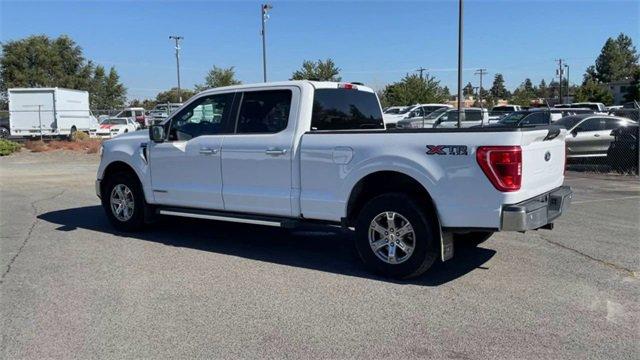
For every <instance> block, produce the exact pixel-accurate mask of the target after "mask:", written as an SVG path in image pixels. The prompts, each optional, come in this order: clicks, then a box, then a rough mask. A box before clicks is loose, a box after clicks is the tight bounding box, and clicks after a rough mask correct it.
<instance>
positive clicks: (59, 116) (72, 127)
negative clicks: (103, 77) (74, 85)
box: [8, 87, 97, 138]
mask: <svg viewBox="0 0 640 360" xmlns="http://www.w3.org/2000/svg"><path fill="white" fill-rule="evenodd" d="M8 93H9V130H10V132H11V135H12V136H25V137H35V136H40V135H42V136H65V137H69V138H73V137H74V136H75V133H76V132H77V131H84V132H86V133H89V129H90V128H92V127H95V126H96V123H97V120H96V119H95V117H93V115H91V111H90V110H89V93H88V92H87V91H83V90H72V89H63V88H57V87H56V88H13V89H9V91H8Z"/></svg>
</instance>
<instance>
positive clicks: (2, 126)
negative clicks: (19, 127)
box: [0, 114, 9, 139]
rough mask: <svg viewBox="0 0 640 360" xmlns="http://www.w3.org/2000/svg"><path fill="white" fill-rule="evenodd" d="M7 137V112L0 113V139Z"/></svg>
mask: <svg viewBox="0 0 640 360" xmlns="http://www.w3.org/2000/svg"><path fill="white" fill-rule="evenodd" d="M8 137H9V114H7V115H4V114H3V115H0V139H6V138H8Z"/></svg>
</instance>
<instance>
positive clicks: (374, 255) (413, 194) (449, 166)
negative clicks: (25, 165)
mask: <svg viewBox="0 0 640 360" xmlns="http://www.w3.org/2000/svg"><path fill="white" fill-rule="evenodd" d="M234 99H236V100H235V101H237V102H236V104H235V105H234ZM238 99H239V100H238ZM202 108H205V109H206V108H209V109H211V111H198V109H202ZM206 114H220V116H215V117H214V116H211V117H208V116H207V115H206ZM564 137H565V132H563V131H558V129H557V128H531V129H517V130H511V129H499V130H496V129H495V128H486V129H485V128H478V129H464V130H462V131H452V130H451V129H416V130H390V131H386V129H385V124H384V121H383V116H382V111H381V107H380V104H379V103H378V99H377V97H376V95H375V93H374V91H373V90H372V89H370V88H368V87H365V86H361V85H356V84H350V83H333V82H311V81H286V82H279V83H261V84H253V85H238V86H230V87H224V88H219V89H211V90H207V91H204V92H202V93H200V94H198V95H196V96H194V97H192V98H191V99H190V100H189V101H188V102H187V103H186V104H185V105H184V106H183V107H182V108H181V109H180V110H178V111H177V112H175V113H174V114H173V115H171V116H170V118H169V119H167V120H165V121H164V122H162V123H161V124H157V125H153V126H151V128H150V129H149V132H148V133H146V132H136V133H130V134H124V135H121V136H119V137H117V138H115V139H112V140H108V141H105V142H104V143H103V145H102V146H103V148H102V151H101V153H102V157H101V160H100V165H99V168H98V173H97V181H96V193H97V195H98V196H99V197H100V198H101V199H102V204H103V207H104V210H105V213H106V216H107V217H108V219H109V221H110V222H111V224H113V226H114V227H115V228H117V229H119V230H123V231H133V230H137V229H140V228H141V227H143V225H144V224H145V221H150V220H152V219H153V217H154V216H155V215H156V214H159V215H170V216H182V217H192V218H199V219H212V220H218V221H233V222H239V223H245V224H246V223H249V224H256V225H263V226H276V227H295V226H298V225H301V224H304V223H314V224H325V225H333V226H343V227H344V228H345V229H350V228H354V229H355V244H356V248H357V250H358V253H359V255H360V257H361V259H362V260H363V261H364V263H365V265H366V266H367V267H369V268H370V269H372V270H374V271H376V272H380V273H382V274H384V275H386V276H391V277H399V278H407V277H414V276H418V275H420V274H421V273H423V272H424V271H426V270H427V269H429V268H430V267H431V265H432V264H433V263H434V262H435V261H436V260H437V259H440V260H442V261H445V260H447V259H450V258H451V257H452V256H453V250H454V248H453V239H454V237H457V236H460V235H463V236H465V237H466V238H467V239H471V240H470V241H472V242H474V243H477V242H480V241H483V240H485V239H487V238H488V237H489V236H490V235H491V233H493V232H496V231H525V230H533V229H540V228H547V229H550V228H551V227H552V226H551V225H550V224H552V223H553V221H554V220H555V219H556V218H557V217H558V216H560V215H561V214H562V213H563V212H564V211H565V210H566V209H567V206H568V205H569V203H570V201H571V197H572V192H571V189H570V188H569V187H566V186H563V182H564V174H563V172H564V153H565V142H564ZM223 184H224V186H223ZM214 226H215V225H214Z"/></svg>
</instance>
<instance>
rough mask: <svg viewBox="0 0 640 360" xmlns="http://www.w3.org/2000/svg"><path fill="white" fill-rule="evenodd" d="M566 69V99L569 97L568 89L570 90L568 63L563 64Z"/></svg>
mask: <svg viewBox="0 0 640 360" xmlns="http://www.w3.org/2000/svg"><path fill="white" fill-rule="evenodd" d="M564 67H565V69H567V99H568V98H569V90H571V78H570V77H569V64H564Z"/></svg>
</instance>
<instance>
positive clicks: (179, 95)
mask: <svg viewBox="0 0 640 360" xmlns="http://www.w3.org/2000/svg"><path fill="white" fill-rule="evenodd" d="M169 39H170V40H171V39H173V40H175V41H176V71H177V73H178V101H179V102H182V91H181V90H180V40H182V39H184V38H183V37H182V36H178V35H170V36H169Z"/></svg>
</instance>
